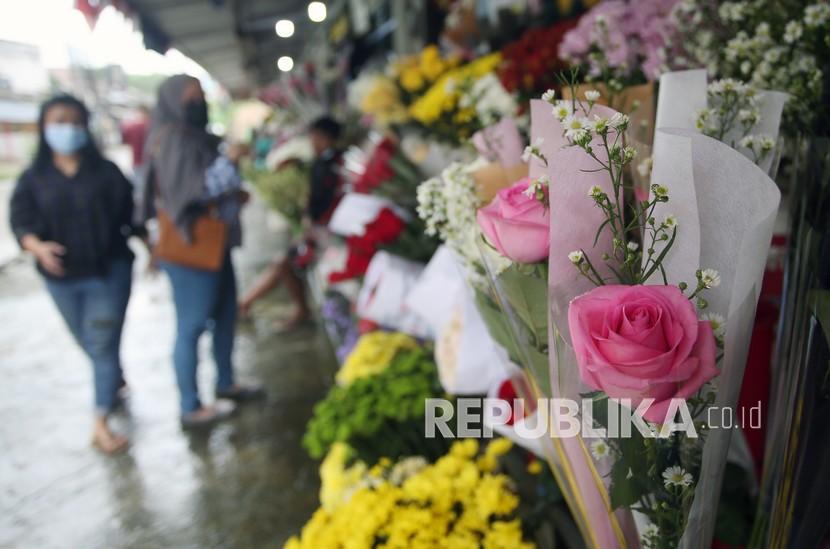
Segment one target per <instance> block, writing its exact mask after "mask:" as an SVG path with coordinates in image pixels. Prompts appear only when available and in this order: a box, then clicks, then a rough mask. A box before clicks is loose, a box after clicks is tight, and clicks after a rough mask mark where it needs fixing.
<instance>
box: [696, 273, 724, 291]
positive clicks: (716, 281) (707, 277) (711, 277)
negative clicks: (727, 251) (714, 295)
mask: <svg viewBox="0 0 830 549" xmlns="http://www.w3.org/2000/svg"><path fill="white" fill-rule="evenodd" d="M700 283H701V284H703V286H704V287H705V288H717V287H718V286H720V273H718V272H717V271H716V270H715V269H703V270H702V271H701V272H700Z"/></svg>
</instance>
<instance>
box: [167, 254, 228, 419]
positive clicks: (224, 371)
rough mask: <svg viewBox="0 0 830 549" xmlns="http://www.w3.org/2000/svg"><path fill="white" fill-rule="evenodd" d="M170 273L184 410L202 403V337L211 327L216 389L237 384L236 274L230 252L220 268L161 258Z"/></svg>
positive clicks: (175, 356) (175, 360)
mask: <svg viewBox="0 0 830 549" xmlns="http://www.w3.org/2000/svg"><path fill="white" fill-rule="evenodd" d="M161 268H162V269H163V270H164V271H165V272H166V273H167V276H168V277H170V283H171V285H172V286H173V301H174V303H175V305H176V344H175V346H174V349H173V365H174V366H175V370H176V382H177V383H178V386H179V394H180V396H181V413H182V415H186V414H188V413H190V412H193V411H195V410H198V409H199V408H200V407H201V401H200V400H199V390H198V387H197V383H196V369H197V366H198V364H199V356H198V343H199V337H200V336H201V335H202V333H204V332H205V330H207V329H208V328H209V329H210V330H211V332H212V334H213V359H214V361H215V362H216V370H217V378H216V390H217V391H225V390H228V389H230V388H231V387H232V386H233V384H234V380H233V366H232V363H231V354H232V353H233V339H234V332H235V330H236V278H235V276H234V272H233V263H231V258H230V254H228V255H227V256H226V257H225V262H224V264H223V265H222V268H221V269H220V270H219V271H217V272H211V271H202V270H198V269H191V268H189V267H183V266H181V265H175V264H173V263H168V262H164V261H163V262H161Z"/></svg>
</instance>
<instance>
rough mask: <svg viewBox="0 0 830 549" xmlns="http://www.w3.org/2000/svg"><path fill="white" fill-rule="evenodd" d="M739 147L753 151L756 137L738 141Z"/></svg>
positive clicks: (743, 138) (749, 136)
mask: <svg viewBox="0 0 830 549" xmlns="http://www.w3.org/2000/svg"><path fill="white" fill-rule="evenodd" d="M738 145H739V146H741V147H744V148H747V149H752V148H753V147H754V146H755V136H754V135H747V136H744V137H742V138H741V140H740V141H738Z"/></svg>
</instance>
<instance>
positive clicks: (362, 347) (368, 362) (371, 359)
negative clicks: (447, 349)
mask: <svg viewBox="0 0 830 549" xmlns="http://www.w3.org/2000/svg"><path fill="white" fill-rule="evenodd" d="M417 348H418V342H417V341H415V340H414V339H413V338H412V337H410V336H408V335H406V334H402V333H400V332H384V331H380V330H378V331H375V332H369V333H368V334H364V335H362V336H360V339H358V340H357V344H356V345H355V347H354V349H352V352H351V353H349V356H348V357H346V361H345V362H344V363H343V366H341V367H340V370H339V371H338V372H337V376H336V379H337V383H339V384H340V385H349V384H350V383H351V382H353V381H354V380H356V379H358V378H361V377H366V376H370V375H373V374H377V373H380V372H382V371H383V370H385V369H386V367H387V366H389V363H390V362H392V359H393V358H395V355H396V354H398V352H399V351H403V350H413V349H417Z"/></svg>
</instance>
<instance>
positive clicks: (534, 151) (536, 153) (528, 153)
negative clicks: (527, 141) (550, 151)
mask: <svg viewBox="0 0 830 549" xmlns="http://www.w3.org/2000/svg"><path fill="white" fill-rule="evenodd" d="M544 142H545V140H544V139H542V138H541V137H537V138H536V141H534V142H533V144H532V145H528V146H527V147H525V150H524V152H523V153H522V160H523V161H524V162H529V161H530V158H531V157H536V158H541V156H542V151H541V148H542V144H543V143H544Z"/></svg>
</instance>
